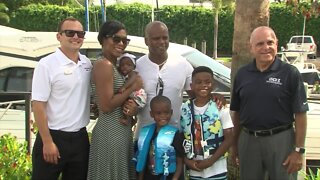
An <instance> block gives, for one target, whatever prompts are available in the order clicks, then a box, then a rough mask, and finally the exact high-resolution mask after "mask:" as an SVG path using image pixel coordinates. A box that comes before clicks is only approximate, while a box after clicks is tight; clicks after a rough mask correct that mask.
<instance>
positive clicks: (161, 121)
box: [136, 96, 184, 180]
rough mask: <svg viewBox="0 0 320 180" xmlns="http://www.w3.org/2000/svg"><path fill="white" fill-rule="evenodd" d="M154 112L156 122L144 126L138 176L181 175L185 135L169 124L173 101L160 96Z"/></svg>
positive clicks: (153, 178)
mask: <svg viewBox="0 0 320 180" xmlns="http://www.w3.org/2000/svg"><path fill="white" fill-rule="evenodd" d="M150 108H151V111H150V115H151V117H152V118H153V119H154V121H155V123H153V124H151V125H147V126H144V127H143V128H142V129H141V130H140V133H139V139H138V144H137V146H138V151H137V159H136V160H137V164H136V171H137V172H138V179H139V180H142V179H145V180H149V179H152V180H157V179H159V180H160V179H161V180H162V179H167V180H170V179H173V180H177V179H179V177H180V175H181V173H182V166H183V158H184V150H183V147H182V141H183V135H182V133H179V129H178V128H176V127H174V126H171V125H169V124H168V123H169V121H170V118H171V116H172V108H171V101H170V99H169V98H167V97H165V96H156V97H154V98H153V99H152V100H151V102H150Z"/></svg>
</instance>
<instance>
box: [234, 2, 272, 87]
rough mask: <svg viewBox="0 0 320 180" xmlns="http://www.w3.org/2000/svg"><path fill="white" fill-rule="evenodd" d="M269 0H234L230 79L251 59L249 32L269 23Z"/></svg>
mask: <svg viewBox="0 0 320 180" xmlns="http://www.w3.org/2000/svg"><path fill="white" fill-rule="evenodd" d="M269 18H270V16H269V0H236V9H235V17H234V32H233V45H232V65H231V81H232V82H233V79H234V76H235V74H236V72H237V70H238V69H239V67H240V66H242V65H244V64H247V63H248V62H250V61H252V56H251V54H250V51H249V39H250V34H251V32H252V31H253V30H254V29H255V28H256V27H258V26H268V25H269Z"/></svg>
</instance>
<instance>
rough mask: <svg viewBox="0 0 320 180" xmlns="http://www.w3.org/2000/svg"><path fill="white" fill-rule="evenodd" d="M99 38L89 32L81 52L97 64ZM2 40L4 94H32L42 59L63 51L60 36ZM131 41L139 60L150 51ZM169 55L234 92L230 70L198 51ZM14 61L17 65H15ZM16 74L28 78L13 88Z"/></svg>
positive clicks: (177, 47)
mask: <svg viewBox="0 0 320 180" xmlns="http://www.w3.org/2000/svg"><path fill="white" fill-rule="evenodd" d="M97 36H98V33H97V32H87V33H86V38H85V40H84V43H83V45H82V48H81V53H83V54H85V55H86V56H87V57H89V58H90V59H91V60H92V61H95V60H96V59H97V57H98V56H99V54H101V46H100V44H99V43H98V40H97ZM0 39H1V41H0V55H1V61H0V62H1V63H0V92H16V91H27V92H30V91H31V81H32V74H33V68H34V67H35V66H36V64H37V62H38V61H39V60H40V59H41V58H42V57H44V56H46V55H48V54H50V53H52V52H54V51H55V50H56V48H57V47H59V42H58V41H57V39H56V32H17V33H14V34H6V35H0ZM129 39H131V41H130V43H129V45H128V47H127V48H126V51H128V52H130V53H132V54H135V55H136V56H137V57H141V56H142V55H144V54H146V53H148V47H147V46H146V45H145V43H144V38H143V37H137V36H129ZM168 52H169V53H178V54H180V55H182V56H183V57H185V58H186V59H187V60H188V61H189V62H190V63H191V64H192V65H193V67H197V66H208V67H210V68H211V69H212V70H213V72H214V77H215V79H216V81H217V83H216V84H215V85H216V87H215V90H214V91H219V92H229V91H230V86H231V81H230V73H231V70H230V68H228V67H226V66H224V65H223V64H221V63H219V62H217V61H215V60H213V59H212V58H210V57H208V56H207V55H205V54H203V53H201V52H200V51H198V50H197V49H195V48H192V47H189V46H186V45H181V44H176V43H170V45H169V49H168ZM13 60H14V62H15V64H13ZM2 62H4V63H2ZM9 62H10V63H11V66H10V67H7V66H5V64H8V63H9ZM31 62H33V63H31ZM14 71H15V72H16V73H20V75H22V74H24V75H23V77H24V78H20V79H19V80H20V81H24V82H18V81H15V82H16V83H17V84H16V85H15V86H11V84H10V83H11V79H13V78H14V77H15V76H14V75H13V73H14ZM27 74H28V76H27ZM19 85H20V86H19ZM16 99H17V98H14V99H12V100H16ZM4 100H8V98H3V97H2V96H0V102H1V101H4Z"/></svg>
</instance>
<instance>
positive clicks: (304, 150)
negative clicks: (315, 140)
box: [294, 147, 306, 154]
mask: <svg viewBox="0 0 320 180" xmlns="http://www.w3.org/2000/svg"><path fill="white" fill-rule="evenodd" d="M294 150H295V151H296V152H298V153H300V154H304V153H305V152H306V149H305V148H303V147H296V148H295V149H294Z"/></svg>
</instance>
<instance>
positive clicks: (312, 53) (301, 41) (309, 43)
mask: <svg viewBox="0 0 320 180" xmlns="http://www.w3.org/2000/svg"><path fill="white" fill-rule="evenodd" d="M287 51H305V52H307V53H308V59H317V45H316V43H315V41H314V39H313V37H312V36H306V35H305V36H292V37H291V38H290V40H289V42H288V43H287Z"/></svg>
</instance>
